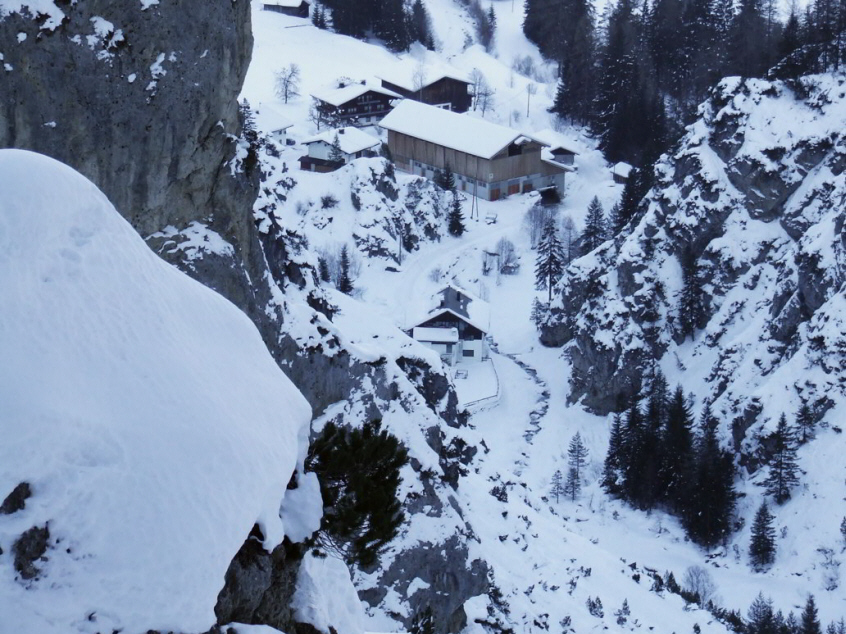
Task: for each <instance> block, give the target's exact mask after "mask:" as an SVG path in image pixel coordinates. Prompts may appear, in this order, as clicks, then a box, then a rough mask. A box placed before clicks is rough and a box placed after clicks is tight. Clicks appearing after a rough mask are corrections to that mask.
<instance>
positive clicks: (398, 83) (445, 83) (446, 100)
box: [380, 74, 473, 112]
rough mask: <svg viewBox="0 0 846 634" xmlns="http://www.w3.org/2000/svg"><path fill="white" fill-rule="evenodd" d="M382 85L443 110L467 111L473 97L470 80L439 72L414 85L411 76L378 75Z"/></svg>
mask: <svg viewBox="0 0 846 634" xmlns="http://www.w3.org/2000/svg"><path fill="white" fill-rule="evenodd" d="M380 79H381V81H382V87H383V88H386V89H388V90H391V91H393V92H396V93H398V94H400V95H402V96H403V97H405V98H406V99H413V100H414V101H420V102H421V103H425V104H429V105H430V106H435V107H437V108H443V109H444V110H452V111H453V112H467V111H468V110H469V109H470V104H471V103H472V101H473V99H472V96H471V95H470V82H469V81H467V80H466V79H464V78H463V77H460V76H459V75H447V74H439V75H437V76H435V77H434V78H433V79H428V78H427V79H424V80H423V82H422V85H417V86H415V80H414V78H413V77H411V76H405V75H397V76H390V77H388V76H386V77H380Z"/></svg>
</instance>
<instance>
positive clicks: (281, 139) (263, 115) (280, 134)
mask: <svg viewBox="0 0 846 634" xmlns="http://www.w3.org/2000/svg"><path fill="white" fill-rule="evenodd" d="M255 117H256V126H257V127H258V129H259V130H261V131H263V132H266V133H267V134H268V135H269V136H270V137H271V138H272V139H273V140H274V141H276V142H277V143H279V144H280V145H286V144H287V143H288V128H290V127H291V126H293V125H294V124H293V123H291V122H290V121H289V120H288V118H287V117H285V116H284V115H283V114H282V113H280V112H279V111H278V110H277V109H276V108H274V107H273V106H272V105H271V104H268V103H263V104H260V105H259V107H258V109H257V110H256V113H255ZM292 143H293V141H292Z"/></svg>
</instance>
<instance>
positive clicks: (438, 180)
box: [434, 163, 455, 192]
mask: <svg viewBox="0 0 846 634" xmlns="http://www.w3.org/2000/svg"><path fill="white" fill-rule="evenodd" d="M434 181H435V185H437V186H438V187H440V188H441V189H443V190H444V191H446V192H454V191H455V174H454V173H453V171H452V169H451V168H450V166H449V163H447V164H446V165H445V166H444V169H442V170H438V171H437V172H436V173H435V178H434Z"/></svg>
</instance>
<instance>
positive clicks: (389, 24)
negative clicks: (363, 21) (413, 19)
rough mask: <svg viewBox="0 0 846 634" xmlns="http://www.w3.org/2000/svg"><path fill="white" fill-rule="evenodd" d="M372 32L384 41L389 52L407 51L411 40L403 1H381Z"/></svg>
mask: <svg viewBox="0 0 846 634" xmlns="http://www.w3.org/2000/svg"><path fill="white" fill-rule="evenodd" d="M373 31H374V32H375V34H376V36H377V37H380V38H382V39H383V40H385V45H386V46H387V47H388V49H389V50H391V51H393V52H395V53H401V52H403V51H407V50H408V47H409V45H410V44H411V41H412V40H411V34H410V33H409V18H408V16H407V15H406V13H405V5H404V3H403V0H381V2H380V11H379V12H378V14H377V16H376V20H375V24H374V25H373Z"/></svg>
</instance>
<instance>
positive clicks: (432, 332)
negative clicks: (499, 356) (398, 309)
mask: <svg viewBox="0 0 846 634" xmlns="http://www.w3.org/2000/svg"><path fill="white" fill-rule="evenodd" d="M433 299H434V301H433V304H434V306H433V308H432V309H431V310H430V311H429V312H428V314H427V315H426V316H425V317H423V318H422V319H420V320H418V321H417V322H416V323H415V324H414V325H413V327H412V330H411V336H412V338H414V339H415V340H417V341H419V342H420V343H423V344H426V345H427V346H428V347H430V348H432V349H433V350H435V351H436V352H438V354H440V355H441V359H442V360H443V361H444V363H448V364H449V365H455V364H456V363H457V362H458V361H482V360H484V359H487V358H488V357H489V356H490V352H489V350H488V341H487V334H488V330H489V329H490V306H489V304H488V303H487V302H486V301H484V300H481V299H479V298H478V297H475V296H474V295H472V294H471V293H469V292H467V291H466V290H464V289H462V288H459V287H457V286H453V285H449V286H447V287H446V288H444V289H442V290H441V291H439V292H438V293H437V294H436V295H435V296H434V298H433Z"/></svg>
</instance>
